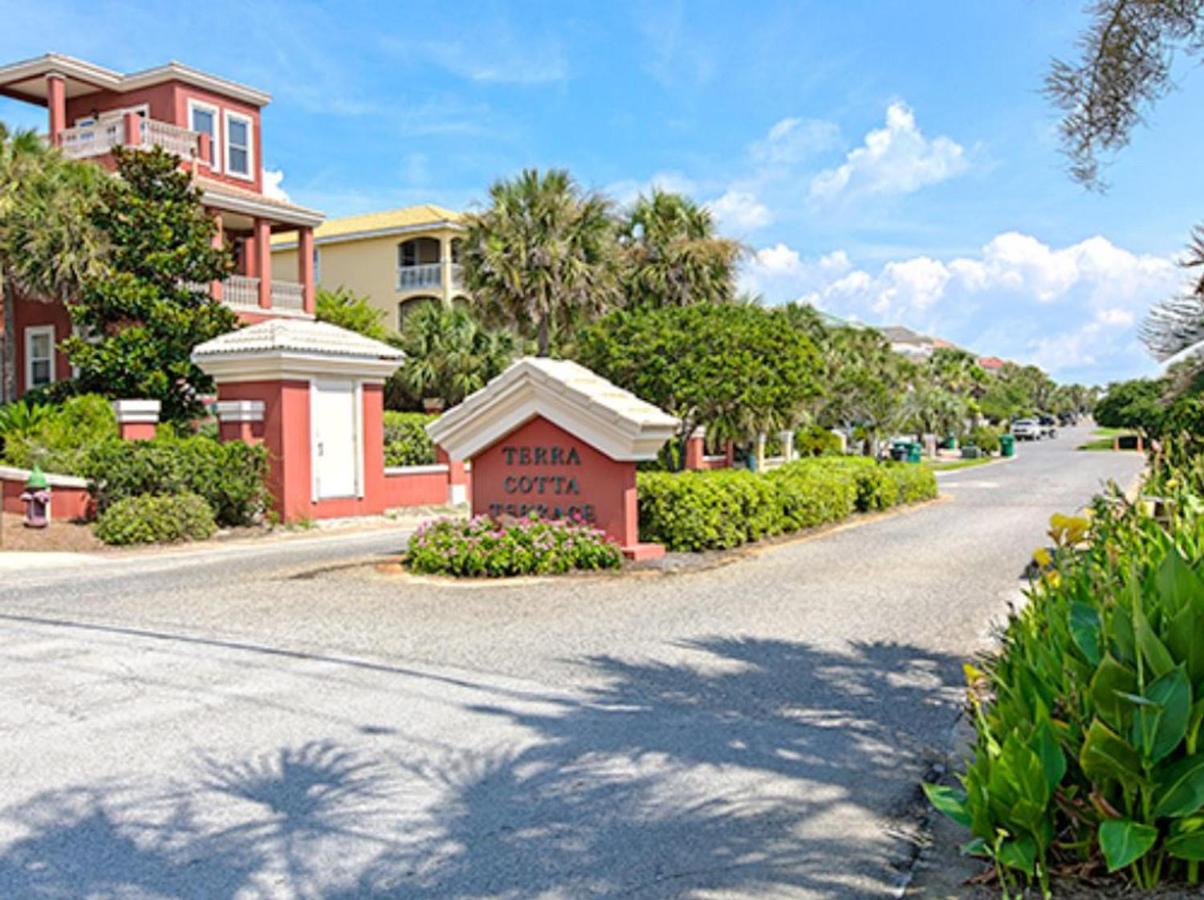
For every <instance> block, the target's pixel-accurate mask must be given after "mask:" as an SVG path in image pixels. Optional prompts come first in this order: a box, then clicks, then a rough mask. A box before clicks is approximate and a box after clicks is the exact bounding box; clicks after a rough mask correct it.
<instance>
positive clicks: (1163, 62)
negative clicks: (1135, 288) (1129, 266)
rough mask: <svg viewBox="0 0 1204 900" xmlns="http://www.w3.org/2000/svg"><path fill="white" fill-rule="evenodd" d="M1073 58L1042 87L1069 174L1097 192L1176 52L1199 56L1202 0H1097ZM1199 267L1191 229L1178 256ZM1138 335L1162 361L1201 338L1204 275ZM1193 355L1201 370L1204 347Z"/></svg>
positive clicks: (1202, 243) (1155, 97) (1202, 259)
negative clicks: (1104, 157) (1053, 108)
mask: <svg viewBox="0 0 1204 900" xmlns="http://www.w3.org/2000/svg"><path fill="white" fill-rule="evenodd" d="M1090 16H1091V21H1090V24H1089V26H1088V28H1087V30H1086V32H1085V33H1084V34H1083V36H1082V38H1081V39H1080V41H1079V43H1080V45H1081V48H1082V55H1081V57H1080V58H1079V60H1078V61H1076V62H1066V61H1063V60H1058V61H1055V62H1054V64H1053V66H1052V68H1051V69H1050V72H1049V74H1048V76H1047V78H1046V92H1047V94H1048V96H1049V97H1050V98H1051V99H1052V100H1053V101H1054V103H1055V104H1057V106H1059V107H1060V108H1061V109H1062V112H1063V118H1062V122H1061V125H1060V131H1061V135H1062V144H1063V149H1064V150H1065V152H1066V154H1067V156H1068V157H1069V159H1070V173H1071V176H1072V177H1073V178H1074V179H1076V180H1077V181H1079V182H1080V183H1082V184H1084V185H1086V186H1087V187H1089V188H1094V189H1101V190H1102V189H1103V187H1104V182H1103V179H1102V178H1101V177H1100V161H1099V156H1100V154H1101V153H1114V152H1116V151H1119V150H1121V149H1123V148H1124V147H1125V146H1127V145H1128V143H1129V140H1130V138H1131V137H1132V134H1133V130H1134V129H1135V128H1136V127H1137V126H1138V125H1139V124H1141V123H1142V122H1143V121H1144V120H1145V117H1146V115H1147V114H1148V112H1149V111H1150V110H1151V109H1152V108H1153V106H1154V105H1155V104H1156V103H1157V102H1158V101H1159V100H1160V99H1162V98H1163V97H1164V96H1166V95H1167V94H1168V93H1170V92H1171V90H1173V89H1174V87H1175V84H1174V81H1173V78H1172V71H1173V65H1174V62H1175V60H1176V57H1183V56H1187V57H1192V56H1195V57H1199V56H1202V55H1204V0H1140V2H1138V0H1097V2H1095V3H1094V4H1093V6H1092V7H1091V10H1090ZM1184 264H1185V265H1186V266H1188V267H1199V266H1204V230H1201V229H1200V228H1197V229H1196V231H1195V233H1194V235H1193V237H1192V239H1191V241H1190V246H1189V249H1188V254H1187V257H1186V259H1185V260H1184ZM1141 334H1142V338H1143V339H1144V340H1145V342H1146V345H1147V346H1148V347H1149V348H1150V351H1151V352H1152V353H1153V354H1154V356H1155V357H1157V358H1158V359H1160V360H1166V359H1169V358H1170V357H1172V356H1175V355H1177V354H1179V353H1182V352H1184V351H1186V350H1188V349H1190V348H1192V347H1196V346H1198V345H1200V344H1201V342H1202V341H1204V278H1200V279H1199V280H1197V281H1196V282H1195V284H1194V285H1193V287H1192V288H1191V289H1190V290H1189V291H1188V293H1187V294H1185V295H1183V296H1180V297H1173V298H1170V299H1168V300H1165V301H1163V302H1162V303H1159V304H1158V305H1157V306H1156V307H1155V308H1154V310H1153V312H1152V313H1151V314H1150V316H1149V317H1148V318H1147V319H1146V321H1145V323H1144V324H1143V326H1142V331H1141ZM1200 349H1201V351H1202V352H1201V353H1199V354H1194V356H1195V359H1196V361H1195V365H1196V367H1197V368H1198V369H1199V368H1204V346H1201V347H1200Z"/></svg>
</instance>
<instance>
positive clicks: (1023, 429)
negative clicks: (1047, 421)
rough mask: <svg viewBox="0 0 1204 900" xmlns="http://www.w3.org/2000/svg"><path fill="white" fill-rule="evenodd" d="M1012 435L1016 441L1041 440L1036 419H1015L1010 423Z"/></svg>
mask: <svg viewBox="0 0 1204 900" xmlns="http://www.w3.org/2000/svg"><path fill="white" fill-rule="evenodd" d="M1012 435H1013V437H1015V438H1016V440H1018V441H1038V440H1040V439H1041V424H1040V423H1039V422H1038V421H1037V420H1036V419H1017V420H1016V421H1015V422H1013V423H1012Z"/></svg>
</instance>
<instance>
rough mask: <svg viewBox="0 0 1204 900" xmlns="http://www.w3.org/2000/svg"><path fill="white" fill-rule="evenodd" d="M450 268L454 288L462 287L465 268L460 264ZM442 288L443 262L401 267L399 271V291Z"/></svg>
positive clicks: (453, 264)
mask: <svg viewBox="0 0 1204 900" xmlns="http://www.w3.org/2000/svg"><path fill="white" fill-rule="evenodd" d="M448 268H449V269H450V270H451V285H452V287H462V286H463V285H462V282H463V267H462V266H461V265H460V264H459V263H452V264H451V265H450V266H448ZM442 286H443V263H441V262H437V263H422V264H420V265H416V266H399V267H398V269H397V290H399V291H415V290H422V289H423V288H437V287H442Z"/></svg>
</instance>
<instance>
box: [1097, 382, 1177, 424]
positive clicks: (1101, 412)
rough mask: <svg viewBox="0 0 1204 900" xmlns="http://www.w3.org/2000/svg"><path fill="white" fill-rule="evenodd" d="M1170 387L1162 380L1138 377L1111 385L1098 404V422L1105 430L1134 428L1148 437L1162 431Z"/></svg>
mask: <svg viewBox="0 0 1204 900" xmlns="http://www.w3.org/2000/svg"><path fill="white" fill-rule="evenodd" d="M1165 390H1166V385H1165V384H1164V383H1163V382H1162V381H1161V380H1155V379H1151V378H1134V379H1132V380H1131V381H1121V382H1117V383H1116V384H1110V385H1108V392H1107V393H1106V394H1105V395H1104V396H1103V397H1102V398H1100V401H1099V402H1098V403H1097V404H1096V405H1095V421H1096V422H1097V423H1099V424H1100V425H1103V426H1104V427H1105V428H1133V429H1136V430H1137V431H1140V432H1141V433H1142V434H1143V435H1145V436H1146V437H1147V438H1148V437H1157V436H1158V434H1159V433H1160V432H1161V431H1162V422H1163V418H1164V417H1165V415H1166V404H1165V402H1164V400H1163V394H1164V392H1165Z"/></svg>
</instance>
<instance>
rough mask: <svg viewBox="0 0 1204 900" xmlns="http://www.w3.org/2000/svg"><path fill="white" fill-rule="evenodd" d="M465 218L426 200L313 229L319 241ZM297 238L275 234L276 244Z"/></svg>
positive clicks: (329, 221)
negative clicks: (421, 202) (415, 204)
mask: <svg viewBox="0 0 1204 900" xmlns="http://www.w3.org/2000/svg"><path fill="white" fill-rule="evenodd" d="M463 219H464V215H463V214H462V213H458V212H455V211H454V210H450V209H445V208H444V207H442V206H436V205H435V204H433V203H423V204H420V205H418V206H404V207H402V208H401V209H389V210H384V211H382V212H372V213H363V214H362V215H358V216H343V217H342V218H339V219H327V220H326V221H325V222H323V223H322V224H321V225H320V226H319V227H318V228H316V229H314V239H315V240H317V241H318V242H322V241H329V240H331V239H334V238H344V239H347V238H350V237H352V236H355V235H361V234H372V233H374V232H390V231H395V230H403V229H418V228H422V227H423V226H428V227H434V226H436V225H440V224H443V223H445V222H452V223H455V224H460V223H461V222H462V221H463ZM295 242H296V239H295V238H294V237H293V236H292V235H289V234H281V235H276V236H275V237H273V239H272V244H273V245H281V244H291V243H295Z"/></svg>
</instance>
